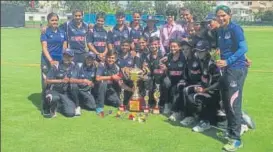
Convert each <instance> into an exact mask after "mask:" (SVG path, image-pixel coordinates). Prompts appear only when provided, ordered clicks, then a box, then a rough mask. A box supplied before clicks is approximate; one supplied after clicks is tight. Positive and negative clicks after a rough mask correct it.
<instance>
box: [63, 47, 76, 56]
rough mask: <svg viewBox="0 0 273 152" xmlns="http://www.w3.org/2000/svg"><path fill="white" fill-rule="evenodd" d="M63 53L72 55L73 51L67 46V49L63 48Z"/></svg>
mask: <svg viewBox="0 0 273 152" xmlns="http://www.w3.org/2000/svg"><path fill="white" fill-rule="evenodd" d="M63 54H67V55H69V56H71V57H73V56H74V51H73V50H71V49H69V48H67V49H65V50H64V52H63Z"/></svg>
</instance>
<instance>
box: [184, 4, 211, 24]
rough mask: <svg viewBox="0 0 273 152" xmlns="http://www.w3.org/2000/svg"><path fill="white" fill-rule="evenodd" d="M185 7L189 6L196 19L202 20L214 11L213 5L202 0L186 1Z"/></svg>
mask: <svg viewBox="0 0 273 152" xmlns="http://www.w3.org/2000/svg"><path fill="white" fill-rule="evenodd" d="M184 7H185V8H188V9H189V10H190V11H191V13H192V15H193V16H194V18H195V20H197V21H202V20H204V18H205V17H206V16H207V15H208V13H209V12H211V11H212V5H211V4H208V3H206V2H202V1H188V2H185V3H184Z"/></svg>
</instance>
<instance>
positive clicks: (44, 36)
mask: <svg viewBox="0 0 273 152" xmlns="http://www.w3.org/2000/svg"><path fill="white" fill-rule="evenodd" d="M40 40H41V42H43V41H47V36H46V32H45V33H44V34H41V37H40Z"/></svg>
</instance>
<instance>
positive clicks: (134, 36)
mask: <svg viewBox="0 0 273 152" xmlns="http://www.w3.org/2000/svg"><path fill="white" fill-rule="evenodd" d="M142 34H143V28H142V27H141V26H140V25H139V27H138V28H133V27H131V31H130V36H129V38H130V40H132V42H134V44H135V47H136V48H137V50H138V47H139V46H138V40H139V38H140V37H141V36H142Z"/></svg>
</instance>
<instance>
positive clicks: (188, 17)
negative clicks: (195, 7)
mask: <svg viewBox="0 0 273 152" xmlns="http://www.w3.org/2000/svg"><path fill="white" fill-rule="evenodd" d="M179 13H180V18H181V19H183V20H184V22H183V23H181V26H182V27H183V28H184V29H185V32H186V33H187V35H188V34H189V31H188V30H187V27H188V25H189V24H191V23H194V19H193V15H192V14H191V11H190V10H189V9H187V8H185V7H182V8H180V10H179Z"/></svg>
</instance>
